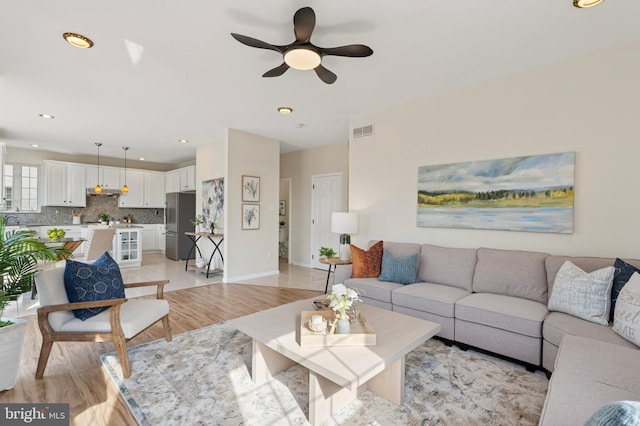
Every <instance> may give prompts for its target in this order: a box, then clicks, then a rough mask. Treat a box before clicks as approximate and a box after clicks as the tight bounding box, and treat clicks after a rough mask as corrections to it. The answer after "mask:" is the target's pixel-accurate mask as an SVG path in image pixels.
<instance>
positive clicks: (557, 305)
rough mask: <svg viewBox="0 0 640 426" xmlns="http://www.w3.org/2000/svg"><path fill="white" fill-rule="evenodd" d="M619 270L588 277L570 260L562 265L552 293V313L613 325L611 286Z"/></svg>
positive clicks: (596, 273)
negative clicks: (611, 323) (610, 322)
mask: <svg viewBox="0 0 640 426" xmlns="http://www.w3.org/2000/svg"><path fill="white" fill-rule="evenodd" d="M614 272H615V268H614V267H613V266H608V267H606V268H602V269H598V270H597V271H593V272H591V273H586V272H585V271H583V270H582V269H580V268H578V267H577V266H576V265H574V264H573V262H571V261H570V260H567V261H566V262H564V263H563V264H562V266H561V267H560V270H559V271H558V274H557V275H556V279H555V281H554V284H553V289H552V290H551V297H550V298H549V310H550V311H557V312H564V313H566V314H569V315H573V316H575V317H578V318H581V319H583V320H586V321H591V322H594V323H596V324H602V325H607V324H609V309H610V306H611V286H612V284H613V273H614Z"/></svg>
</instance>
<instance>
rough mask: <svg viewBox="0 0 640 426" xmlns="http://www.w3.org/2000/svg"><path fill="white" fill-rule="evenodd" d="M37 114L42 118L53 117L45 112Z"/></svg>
mask: <svg viewBox="0 0 640 426" xmlns="http://www.w3.org/2000/svg"><path fill="white" fill-rule="evenodd" d="M38 115H39V116H40V117H42V118H55V117H54V116H53V115H51V114H45V113H42V114H38Z"/></svg>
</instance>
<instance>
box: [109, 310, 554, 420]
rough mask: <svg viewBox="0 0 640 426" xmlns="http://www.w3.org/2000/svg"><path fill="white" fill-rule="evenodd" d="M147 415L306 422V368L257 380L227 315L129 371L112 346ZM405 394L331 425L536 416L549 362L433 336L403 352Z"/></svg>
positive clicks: (147, 352) (113, 359)
mask: <svg viewBox="0 0 640 426" xmlns="http://www.w3.org/2000/svg"><path fill="white" fill-rule="evenodd" d="M101 359H102V363H103V364H104V366H105V367H106V368H107V370H108V371H109V373H110V375H111V377H112V379H113V381H114V382H115V384H116V386H117V387H118V388H119V389H120V392H122V395H123V396H124V399H125V400H126V401H127V404H129V407H130V409H131V412H132V413H133V415H134V417H135V418H136V419H137V420H138V422H139V423H140V424H141V425H154V426H155V425H307V424H309V423H308V421H307V419H306V414H307V412H308V402H307V401H308V371H307V370H305V369H304V368H303V367H299V366H298V367H292V368H290V369H288V370H285V371H283V372H281V373H279V374H277V375H276V376H274V377H273V378H272V379H270V380H268V381H266V382H263V383H261V384H257V385H256V384H254V383H253V382H252V380H251V371H250V370H251V339H250V338H249V337H248V336H246V335H245V334H243V333H241V332H239V331H237V330H236V329H235V328H234V327H233V326H232V325H231V324H230V323H228V322H224V323H220V324H215V325H212V326H209V327H204V328H201V329H198V330H195V331H191V332H188V333H184V334H180V335H177V336H175V337H174V339H173V341H172V342H167V341H165V340H164V339H162V340H157V341H154V342H151V343H147V344H143V345H139V346H135V347H133V348H130V349H129V359H130V362H131V371H132V374H131V377H130V378H128V379H123V378H122V372H121V369H120V364H119V362H118V358H117V355H116V353H115V352H112V353H108V354H105V355H102V356H101ZM405 383H406V387H405V401H404V404H403V405H402V406H397V405H395V404H393V403H391V402H388V401H386V400H385V399H383V398H381V397H379V396H377V395H374V394H372V393H371V392H368V391H367V392H364V393H363V394H362V395H361V396H360V398H359V399H358V400H356V401H353V402H351V403H350V404H349V405H347V406H346V407H344V408H343V409H342V410H340V411H339V412H338V413H337V414H335V415H334V416H333V417H331V418H329V419H327V420H326V421H325V422H324V423H325V424H327V425H400V424H403V425H535V424H537V423H538V418H539V416H540V413H541V411H542V405H543V402H544V398H545V395H546V391H547V386H548V381H547V379H546V377H545V375H544V374H543V373H542V372H537V373H529V372H527V371H526V370H525V369H524V368H523V367H522V366H519V365H517V364H513V363H510V362H507V361H503V360H500V359H497V358H493V357H491V356H488V355H484V354H480V353H477V352H474V351H471V350H470V351H466V352H465V351H462V350H460V349H459V348H457V347H455V346H453V347H447V346H445V345H444V344H443V343H441V342H439V341H437V340H430V341H428V342H426V343H425V344H423V345H422V346H420V347H418V348H417V349H416V350H414V351H412V352H410V353H409V354H408V355H407V357H406V379H405Z"/></svg>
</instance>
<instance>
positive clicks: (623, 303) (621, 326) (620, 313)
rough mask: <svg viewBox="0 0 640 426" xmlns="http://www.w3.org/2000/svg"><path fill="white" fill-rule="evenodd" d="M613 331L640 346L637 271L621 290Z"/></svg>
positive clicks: (639, 279)
mask: <svg viewBox="0 0 640 426" xmlns="http://www.w3.org/2000/svg"><path fill="white" fill-rule="evenodd" d="M613 331H615V332H616V333H618V334H619V335H620V336H622V337H624V338H625V339H627V340H628V341H630V342H631V343H635V344H636V345H638V346H640V275H639V274H638V273H637V272H634V274H633V275H632V276H631V279H629V282H628V283H627V284H626V285H625V286H624V287H623V288H622V291H621V292H620V296H619V297H618V303H617V305H616V312H615V315H614V317H613Z"/></svg>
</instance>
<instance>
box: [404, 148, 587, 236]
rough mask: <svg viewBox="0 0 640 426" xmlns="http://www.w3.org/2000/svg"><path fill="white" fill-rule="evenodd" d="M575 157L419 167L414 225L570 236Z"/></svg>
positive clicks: (571, 155)
mask: <svg viewBox="0 0 640 426" xmlns="http://www.w3.org/2000/svg"><path fill="white" fill-rule="evenodd" d="M574 167H575V153H573V152H563V153H558V154H546V155H533V156H528V157H514V158H503V159H498V160H487V161H472V162H468V163H455V164H441V165H434V166H422V167H419V168H418V193H417V201H418V212H417V221H416V224H417V226H424V227H432V228H466V229H493V230H502V231H524V232H552V233H560V234H571V233H573V197H574Z"/></svg>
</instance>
